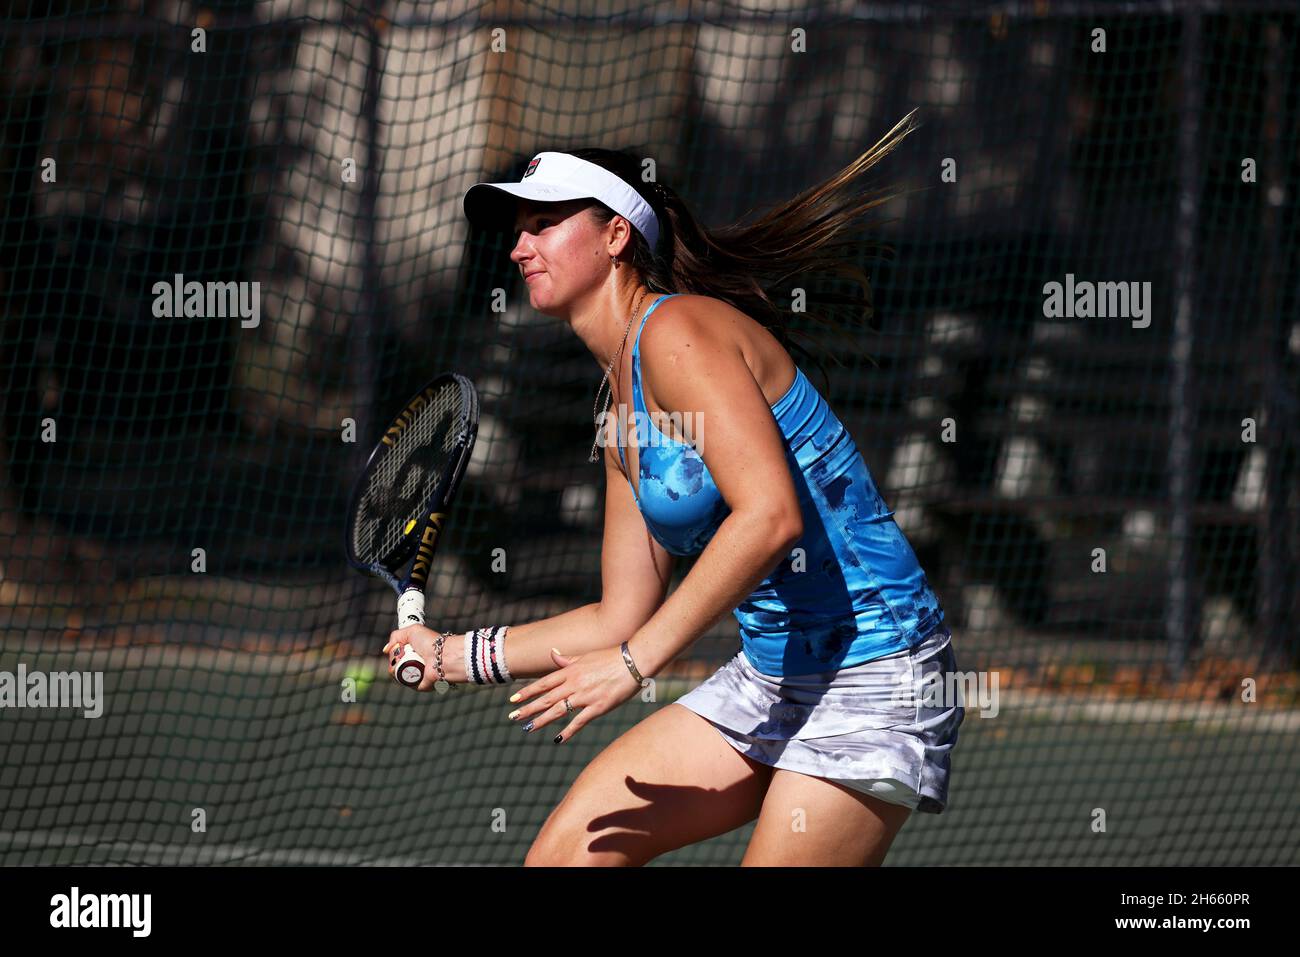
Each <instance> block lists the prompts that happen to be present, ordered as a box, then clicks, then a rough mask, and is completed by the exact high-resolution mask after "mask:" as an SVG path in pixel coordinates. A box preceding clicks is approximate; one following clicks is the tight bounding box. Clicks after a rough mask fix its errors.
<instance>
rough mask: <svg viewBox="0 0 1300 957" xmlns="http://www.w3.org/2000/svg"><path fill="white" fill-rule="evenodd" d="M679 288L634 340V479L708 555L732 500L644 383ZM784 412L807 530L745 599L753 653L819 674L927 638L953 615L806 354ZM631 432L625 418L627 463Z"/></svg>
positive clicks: (690, 548) (778, 414)
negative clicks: (656, 323) (670, 431)
mask: <svg viewBox="0 0 1300 957" xmlns="http://www.w3.org/2000/svg"><path fill="white" fill-rule="evenodd" d="M669 298H671V296H662V297H660V298H659V299H658V300H656V301H655V303H654V305H652V306H651V307H650V308H649V310H647V311H646V314H645V317H644V318H643V319H642V320H641V327H640V328H639V329H638V330H637V335H636V341H635V342H634V343H633V346H632V403H633V408H634V411H635V412H636V413H637V415H636V419H635V425H636V427H637V429H638V435H637V449H638V455H639V458H638V467H637V472H638V478H639V490H638V486H632V491H633V494H634V495H636V497H637V507H638V509H640V511H641V515H642V516H643V518H644V519H645V523H646V527H647V528H648V529H649V530H650V533H651V534H652V535H653V536H654V537H655V540H656V541H658V542H659V543H660V544H661V545H663V547H664V548H665V549H667V550H668V551H669V552H670V553H672V554H674V555H698V554H699V553H700V552H701V551H703V550H704V547H705V546H706V545H707V544H708V543H709V541H710V540H711V539H712V538H713V535H714V533H715V532H716V531H717V529H718V526H719V525H721V524H722V521H723V520H724V519H725V518H726V517H727V515H728V514H730V509H729V508H728V506H727V504H726V502H725V501H724V500H723V498H722V495H721V493H720V492H719V491H718V488H717V486H716V485H715V484H714V482H713V477H712V476H711V475H710V474H709V470H708V468H707V467H706V466H705V464H704V459H703V458H701V457H700V455H699V454H698V453H697V452H696V451H695V449H694V448H693V447H692V446H691V445H689V444H686V443H684V442H681V441H678V440H676V439H672V438H670V437H669V436H667V435H664V434H663V433H662V431H660V430H659V429H658V428H656V427H655V426H654V424H653V422H651V421H650V417H649V413H648V410H647V409H646V405H645V399H644V397H643V396H642V393H641V352H640V346H641V330H642V329H644V328H645V323H646V320H647V319H649V318H650V314H651V313H652V312H654V311H655V309H656V308H657V307H658V306H659V304H660V303H661V302H663V301H664V300H665V299H669ZM772 415H773V417H774V418H775V419H776V423H777V425H778V426H779V427H780V430H781V434H782V436H783V437H784V438H785V443H786V459H787V461H788V462H789V463H790V474H791V476H792V478H793V479H794V484H795V491H796V492H797V494H798V497H799V507H800V511H801V513H802V515H803V528H804V531H803V536H802V537H801V538H800V539H799V541H798V542H796V543H795V545H794V546H793V548H792V549H791V552H790V554H789V555H788V556H786V557H783V558H782V559H781V560H780V562H778V563H777V565H776V567H775V568H773V569H772V570H771V572H769V573H768V575H767V576H766V577H765V578H764V579H763V581H761V582H760V583H759V584H758V586H757V587H756V588H755V589H754V591H753V592H752V593H751V594H750V595H749V596H748V597H747V598H746V599H745V600H744V601H743V602H741V604H740V605H739V606H738V607H737V608H736V609H735V612H734V614H735V616H736V620H737V621H738V622H739V624H740V638H741V647H742V649H743V650H744V653H745V656H746V657H747V658H748V659H749V662H750V664H751V665H753V666H754V668H755V669H757V670H758V671H760V672H762V673H764V674H768V675H799V674H811V673H814V672H825V671H833V670H836V669H839V668H848V667H852V666H853V665H857V664H861V663H863V662H865V661H871V660H874V659H876V658H881V657H884V656H885V655H889V654H893V653H895V652H898V651H902V650H904V649H906V648H910V647H912V646H914V645H916V644H919V643H920V641H921V640H922V639H923V638H925V637H926V636H927V635H929V634H930V632H931V631H933V630H934V629H935V628H937V627H938V626H939V624H940V623H941V622H942V621H943V619H944V614H943V609H942V607H941V606H940V604H939V599H938V597H937V596H936V595H935V593H934V591H933V590H932V589H931V588H930V583H929V581H928V580H927V579H926V576H925V572H924V571H923V570H922V569H921V566H920V563H919V562H918V561H917V559H916V554H915V553H914V552H913V551H912V547H911V545H910V544H909V543H908V541H907V538H906V537H905V536H904V535H903V532H902V529H900V528H899V527H898V525H897V523H896V522H895V521H894V518H893V515H894V513H893V511H891V510H890V509H889V508H888V507H887V506H886V505H885V502H884V499H883V498H882V497H881V495H880V492H879V490H878V489H877V488H876V483H875V481H874V480H873V479H872V477H871V473H870V471H869V470H868V469H867V464H866V462H865V461H864V460H863V458H862V455H861V453H860V452H859V451H858V448H857V445H856V444H855V443H854V441H853V438H852V437H851V436H850V435H849V433H848V430H847V429H845V428H844V426H843V425H841V424H840V422H839V420H838V419H837V418H836V417H835V415H834V414H833V413H832V412H831V409H830V406H829V405H828V404H827V402H826V400H825V399H824V398H822V396H821V394H820V393H819V392H818V391H817V389H816V388H815V387H814V386H813V384H812V383H811V382H809V381H808V378H807V377H806V376H805V375H804V374H803V370H802V369H799V368H798V367H797V366H796V368H795V378H794V382H793V383H792V384H791V386H790V388H789V389H788V390H787V391H786V393H785V395H783V396H782V397H781V398H780V399H778V400H777V401H776V403H775V404H774V405H773V406H772ZM649 430H653V431H654V432H655V433H656V434H655V435H653V436H649V435H647V434H646V433H647V432H648V431H649ZM623 442H624V436H623V432H622V430H621V429H620V433H619V458H620V459H621V460H622V461H623V471H624V474H626V472H627V459H626V457H625V456H624V455H623ZM628 484H629V485H631V484H632V482H631V478H630V477H629V479H628Z"/></svg>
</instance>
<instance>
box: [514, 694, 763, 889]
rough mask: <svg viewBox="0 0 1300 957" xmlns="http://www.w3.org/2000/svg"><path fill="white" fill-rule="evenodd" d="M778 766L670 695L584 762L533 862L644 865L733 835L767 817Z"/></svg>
mask: <svg viewBox="0 0 1300 957" xmlns="http://www.w3.org/2000/svg"><path fill="white" fill-rule="evenodd" d="M772 771H773V769H772V768H770V767H768V766H767V765H765V764H760V763H759V762H757V761H754V760H752V759H750V758H747V757H745V756H744V755H743V754H741V753H740V752H739V751H737V750H736V749H735V748H733V747H732V746H731V745H730V744H728V743H727V742H726V741H725V740H724V739H723V737H722V734H721V733H720V732H719V731H718V729H717V728H715V727H714V726H713V725H712V724H710V723H709V722H708V721H707V720H706V719H704V718H702V717H700V716H699V715H698V714H696V713H695V712H693V711H691V710H690V709H689V708H687V707H685V706H684V705H680V704H677V703H676V702H673V703H670V704H668V705H665V706H664V707H662V708H660V709H658V710H657V711H655V712H654V713H653V714H651V715H650V716H649V717H647V718H645V719H644V720H642V721H639V722H638V723H637V724H636V725H634V726H633V727H632V728H630V729H628V730H627V731H626V732H625V733H623V734H622V735H620V736H619V737H618V738H616V739H615V740H614V741H612V742H611V743H610V745H609V746H608V747H607V748H605V750H604V751H602V752H601V753H600V754H598V755H597V756H596V757H595V759H594V760H593V761H592V762H591V763H590V764H589V765H587V767H586V768H584V769H583V771H582V773H581V774H579V775H578V777H577V779H576V780H575V781H574V782H573V785H572V786H571V787H570V788H569V792H568V794H566V795H565V796H564V799H563V800H562V801H561V802H560V803H559V804H558V805H556V807H555V810H553V811H552V812H551V814H550V816H549V817H548V818H547V819H546V823H545V824H543V825H542V829H541V831H540V832H539V833H538V835H537V838H536V840H535V841H534V842H533V845H532V847H531V848H530V849H529V851H528V856H527V858H526V859H525V860H524V864H525V865H528V866H534V865H639V864H644V863H645V862H646V861H649V860H652V859H654V858H655V857H658V856H659V855H660V854H666V853H667V852H668V851H672V850H676V849H677V848H679V847H685V846H686V845H687V844H694V843H696V842H697V841H703V840H706V839H708V838H710V837H716V836H717V835H719V834H725V833H727V832H728V831H732V830H735V829H736V828H738V827H740V826H741V825H742V824H746V823H748V822H749V821H752V820H753V819H754V818H755V817H756V816H757V815H758V812H759V809H760V808H761V807H762V806H763V794H764V792H765V790H766V788H767V782H768V780H769V779H770V778H771V776H772Z"/></svg>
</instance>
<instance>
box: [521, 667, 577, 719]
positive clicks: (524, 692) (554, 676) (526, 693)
mask: <svg viewBox="0 0 1300 957" xmlns="http://www.w3.org/2000/svg"><path fill="white" fill-rule="evenodd" d="M563 681H564V676H563V675H561V674H560V673H559V672H558V671H552V672H551V673H550V674H549V675H543V676H542V677H540V678H538V679H537V680H536V681H534V682H533V683H532V684H529V685H524V686H523V687H522V688H520V689H519V690H518V691H516V692H515V693H514V694H513V695H511V696H510V700H511V701H512V702H519V701H523V700H524V699H525V698H531V697H533V695H539V694H545V693H546V692H547V691H550V690H551V689H553V688H556V687H558V686H559V685H560V684H561V682H563ZM552 700H554V699H552ZM533 704H536V702H533ZM525 707H528V706H525ZM520 710H523V709H522V708H521V709H520Z"/></svg>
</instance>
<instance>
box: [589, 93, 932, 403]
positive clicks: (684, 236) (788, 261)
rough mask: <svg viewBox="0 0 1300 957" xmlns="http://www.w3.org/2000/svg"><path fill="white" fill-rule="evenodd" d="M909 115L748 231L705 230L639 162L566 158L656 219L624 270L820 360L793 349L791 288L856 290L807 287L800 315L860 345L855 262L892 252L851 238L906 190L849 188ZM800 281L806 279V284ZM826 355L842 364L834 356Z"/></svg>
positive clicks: (862, 308) (605, 156) (624, 155)
mask: <svg viewBox="0 0 1300 957" xmlns="http://www.w3.org/2000/svg"><path fill="white" fill-rule="evenodd" d="M915 114H916V110H913V111H912V112H910V113H908V114H907V115H906V116H905V117H903V119H902V120H900V121H899V122H898V123H897V124H896V125H895V126H894V128H893V129H892V130H890V131H889V132H888V133H886V134H885V136H884V137H883V138H882V139H881V140H880V141H879V142H878V143H876V144H875V145H874V146H872V147H871V148H870V149H868V150H867V151H866V152H865V153H863V154H862V155H860V156H859V157H858V158H857V159H855V160H854V161H853V162H851V163H849V164H848V165H847V166H845V167H844V168H843V169H842V170H840V171H839V172H838V173H836V174H835V175H834V176H832V177H830V178H829V179H827V180H825V181H824V182H821V183H819V184H817V185H816V186H813V187H810V188H809V189H806V190H804V191H803V192H802V193H799V194H798V195H797V196H794V197H792V198H791V199H789V200H786V201H785V202H784V203H780V204H778V205H776V206H775V207H773V208H771V209H770V210H769V211H767V212H766V213H764V214H763V215H762V216H761V217H759V218H758V219H757V220H755V221H754V222H752V223H748V224H744V223H741V222H736V223H733V224H731V225H729V226H723V227H721V228H718V229H708V228H706V227H705V226H703V225H702V224H701V223H700V222H699V221H698V220H696V218H695V217H694V215H692V213H691V211H690V209H688V208H687V206H686V204H685V203H684V202H683V201H682V198H681V197H680V196H678V195H677V193H676V192H675V191H674V190H673V189H672V188H671V187H668V186H666V185H664V184H663V183H658V182H654V181H646V180H645V178H644V176H643V174H642V166H641V163H642V160H641V158H640V157H638V156H636V155H634V154H633V153H631V152H629V151H626V150H608V149H594V148H590V149H576V150H567V151H566V152H569V153H571V154H572V155H574V156H577V157H580V158H582V159H584V160H587V161H589V162H592V163H595V164H596V165H597V166H600V167H603V168H604V169H607V170H609V171H610V172H611V173H613V174H614V175H616V176H618V177H619V178H620V179H622V180H623V181H624V182H626V183H627V184H628V185H629V186H631V187H632V188H633V189H635V190H636V191H637V192H638V193H639V194H640V195H641V197H642V198H643V199H644V200H645V201H646V202H647V203H649V204H650V207H651V208H652V209H653V210H654V211H655V214H656V215H657V216H658V217H659V224H660V229H659V232H660V236H659V242H658V245H657V249H656V250H651V249H650V246H649V244H648V243H647V242H646V240H645V237H644V236H642V235H641V233H640V232H639V231H633V239H632V246H631V250H632V253H631V263H632V266H633V268H635V269H636V270H637V272H638V273H640V275H641V277H642V278H643V280H644V281H645V283H646V285H647V286H649V287H650V289H651V291H652V292H684V293H692V294H695V295H703V296H712V297H714V298H717V299H721V300H723V301H724V302H727V303H730V304H731V305H732V306H734V307H735V308H737V309H739V310H740V311H741V312H743V313H745V314H746V315H747V316H750V317H751V318H753V319H754V320H755V321H757V322H760V323H762V324H763V326H764V327H766V328H767V329H768V330H769V331H770V332H771V333H772V334H773V336H775V337H776V339H777V340H778V341H779V342H780V343H781V345H782V346H784V347H785V348H786V350H787V351H789V352H795V351H797V352H798V353H800V354H801V355H804V356H807V357H809V358H811V359H813V361H815V362H817V364H818V366H819V367H820V368H821V371H822V375H823V378H825V375H826V370H825V367H824V366H821V363H820V361H818V360H817V359H816V357H815V356H813V355H812V354H811V353H810V352H809V351H808V350H807V349H805V348H804V347H803V346H802V345H800V344H799V343H797V342H795V341H794V338H795V337H796V336H803V335H804V334H803V333H801V332H799V331H797V330H795V329H793V328H792V327H791V320H792V319H793V318H794V317H796V316H798V315H800V314H798V313H796V312H795V311H794V310H793V309H792V308H790V306H789V305H786V303H787V302H788V300H789V298H790V296H789V288H790V286H789V280H790V279H792V278H794V277H796V276H818V275H821V276H832V275H833V276H838V277H841V278H847V279H848V280H850V281H851V282H852V283H855V284H857V286H859V287H860V289H861V295H856V294H848V293H844V292H836V291H833V290H831V291H822V290H814V289H811V288H807V287H805V288H806V299H807V304H808V310H807V313H806V314H807V315H808V317H809V318H811V319H812V320H813V321H814V322H816V323H817V324H819V325H821V326H823V327H825V328H826V329H828V330H829V331H831V332H834V333H837V334H839V335H841V336H844V337H845V338H846V339H847V340H848V346H849V351H850V352H853V351H857V349H858V348H860V343H859V341H858V340H855V339H854V337H853V336H851V335H850V334H849V330H850V329H851V328H852V326H853V325H854V318H855V317H856V318H857V319H860V320H862V321H863V322H864V323H865V322H867V321H869V320H870V319H871V317H872V315H873V312H874V307H873V305H872V298H871V281H870V280H869V279H868V278H867V275H866V273H864V272H863V271H862V270H861V269H860V268H859V267H858V266H856V265H855V264H854V262H853V261H852V260H855V259H856V258H857V256H858V255H859V253H860V252H862V251H864V250H878V251H884V250H888V249H891V247H889V246H885V245H882V244H879V243H875V242H868V241H864V240H862V239H853V238H850V237H851V234H852V232H853V230H854V227H855V225H856V221H857V219H858V218H859V217H860V216H862V214H864V213H866V212H867V211H868V210H871V209H873V208H875V207H876V206H879V205H881V204H882V203H885V202H887V201H889V200H890V199H892V198H894V197H895V196H896V195H898V194H899V193H901V192H904V191H905V190H902V189H898V190H894V191H876V192H870V193H865V194H860V193H858V192H856V191H854V190H852V189H850V186H851V184H852V183H853V181H854V180H856V179H857V178H858V177H859V176H861V175H862V174H863V173H865V172H867V171H868V170H870V169H871V168H872V167H873V166H875V165H876V163H878V162H879V161H880V160H881V159H883V158H884V157H885V156H887V155H888V154H889V153H890V152H892V151H893V149H894V148H895V147H896V146H897V145H898V144H899V143H900V142H902V140H903V138H904V137H906V136H907V135H908V134H909V133H911V132H912V131H913V130H914V129H916V126H915V124H914V123H913V122H912V117H913V116H914V115H915ZM590 210H591V213H592V215H594V216H595V217H596V221H597V222H598V223H599V224H600V225H602V226H603V225H604V224H606V223H608V222H609V221H610V220H611V219H613V218H614V216H615V215H616V214H615V213H614V212H613V211H612V210H611V209H610V208H609V207H608V206H606V205H605V204H603V203H600V202H596V203H594V204H593V205H592V207H590ZM805 281H806V280H805ZM828 354H829V355H831V357H832V358H833V359H834V360H835V362H836V363H837V364H840V365H843V363H842V362H841V361H840V359H839V357H838V355H837V354H836V353H835V352H833V351H832V352H829V353H828Z"/></svg>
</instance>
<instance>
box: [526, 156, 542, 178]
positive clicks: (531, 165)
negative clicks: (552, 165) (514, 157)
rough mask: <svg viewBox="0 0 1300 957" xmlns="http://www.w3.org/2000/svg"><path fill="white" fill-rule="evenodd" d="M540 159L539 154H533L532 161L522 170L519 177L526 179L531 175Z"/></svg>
mask: <svg viewBox="0 0 1300 957" xmlns="http://www.w3.org/2000/svg"><path fill="white" fill-rule="evenodd" d="M541 161H542V158H541V157H540V156H534V157H533V161H532V162H531V163H529V164H528V169H526V170H525V171H524V175H523V176H522V177H521V179H527V178H528V177H530V176H532V175H533V172H534V171H535V170H536V169H537V164H538V163H540V162H541Z"/></svg>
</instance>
